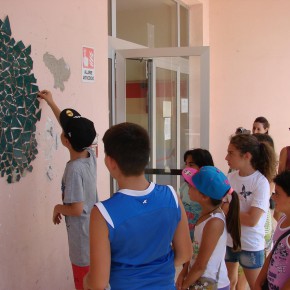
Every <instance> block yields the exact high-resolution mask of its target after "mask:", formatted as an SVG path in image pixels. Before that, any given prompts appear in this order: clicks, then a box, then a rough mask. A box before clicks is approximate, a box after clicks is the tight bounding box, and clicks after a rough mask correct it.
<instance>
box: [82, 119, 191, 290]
mask: <svg viewBox="0 0 290 290" xmlns="http://www.w3.org/2000/svg"><path fill="white" fill-rule="evenodd" d="M103 142H104V147H105V154H106V155H105V164H106V166H107V168H108V170H109V172H110V174H111V176H112V177H113V178H115V179H116V180H117V182H118V186H119V190H118V191H117V192H116V193H115V194H114V195H113V196H112V197H111V198H109V199H108V200H105V201H103V202H99V203H97V204H96V206H95V207H94V208H93V210H92V213H91V220H90V271H89V273H88V275H87V276H86V277H85V279H84V288H85V289H104V288H106V287H107V286H108V284H109V287H110V288H109V289H112V290H118V289H120V290H121V289H122V290H124V289H126V290H130V289H132V290H133V289H140V290H141V289H142V290H171V289H172V290H173V289H176V288H175V285H174V276H175V266H178V265H182V264H183V263H185V262H186V261H189V259H190V258H191V255H192V246H191V241H190V236H189V230H188V226H187V218H186V214H185V211H184V208H183V206H182V203H181V201H180V199H179V197H178V196H177V194H176V193H175V191H174V189H173V188H172V187H171V186H166V185H157V184H154V183H152V182H151V183H150V182H148V181H147V180H146V178H145V175H144V169H145V167H146V165H147V163H148V160H149V155H150V140H149V136H148V134H147V132H146V130H145V129H144V128H142V127H140V126H139V125H136V124H132V123H121V124H118V125H115V126H113V127H111V128H110V129H109V130H107V132H106V133H105V135H104V137H103Z"/></svg>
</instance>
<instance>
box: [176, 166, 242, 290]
mask: <svg viewBox="0 0 290 290" xmlns="http://www.w3.org/2000/svg"><path fill="white" fill-rule="evenodd" d="M182 176H183V177H184V179H185V180H186V181H187V182H188V184H189V186H190V188H189V197H190V199H191V200H193V201H197V202H198V203H199V204H200V205H201V208H202V211H201V215H200V217H199V219H198V221H197V223H196V226H195V234H194V242H193V252H194V254H193V258H192V260H191V262H190V263H187V264H185V265H184V267H183V269H182V270H181V272H180V274H179V276H178V278H177V281H176V287H177V289H188V288H189V289H219V290H229V289H230V281H229V279H228V274H227V268H226V265H225V261H224V257H225V253H226V241H227V233H228V232H229V234H230V235H231V236H232V238H233V242H234V250H239V249H240V246H241V243H240V221H239V199H238V196H237V194H236V192H235V191H233V189H232V188H231V186H230V184H229V181H228V179H227V177H226V176H225V175H224V174H223V173H222V172H221V171H220V170H219V169H218V168H216V167H214V166H204V167H202V168H201V169H200V170H196V169H193V168H185V169H184V170H183V171H182ZM223 201H226V202H227V201H230V204H229V211H228V213H227V216H225V214H224V212H223V210H222V209H221V205H222V203H223ZM209 284H212V287H213V288H209ZM214 287H216V288H214Z"/></svg>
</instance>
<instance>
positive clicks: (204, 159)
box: [183, 148, 214, 167]
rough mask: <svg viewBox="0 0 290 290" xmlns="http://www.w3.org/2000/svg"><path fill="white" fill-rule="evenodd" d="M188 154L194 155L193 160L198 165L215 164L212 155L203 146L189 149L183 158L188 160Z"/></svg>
mask: <svg viewBox="0 0 290 290" xmlns="http://www.w3.org/2000/svg"><path fill="white" fill-rule="evenodd" d="M188 156H191V157H192V160H193V162H194V163H195V164H196V165H197V166H198V167H202V166H214V163H213V160H212V156H211V154H210V153H209V151H208V150H206V149H202V148H196V149H191V150H187V151H186V152H185V153H184V155H183V160H184V162H186V159H187V157H188Z"/></svg>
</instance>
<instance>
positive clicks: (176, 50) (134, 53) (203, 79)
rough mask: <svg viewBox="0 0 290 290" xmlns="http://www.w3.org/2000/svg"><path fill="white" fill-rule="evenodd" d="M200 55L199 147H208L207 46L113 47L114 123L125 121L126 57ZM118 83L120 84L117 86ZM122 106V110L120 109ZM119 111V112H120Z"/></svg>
mask: <svg viewBox="0 0 290 290" xmlns="http://www.w3.org/2000/svg"><path fill="white" fill-rule="evenodd" d="M180 56H189V57H190V56H198V57H200V132H201V134H200V147H202V148H205V149H209V122H210V116H209V108H210V95H209V47H208V46H199V47H165V48H130V49H116V48H115V59H116V61H115V68H116V75H115V80H116V88H117V89H116V90H118V98H115V99H116V101H117V103H116V104H115V105H114V107H115V108H118V111H119V112H117V111H115V112H112V113H113V114H115V116H116V118H115V120H114V121H115V123H116V124H118V123H121V122H125V121H126V119H125V118H126V103H125V99H126V86H125V83H126V70H124V68H121V67H122V64H123V65H124V63H125V59H126V58H158V57H180ZM119 85H120V86H119ZM122 108H123V110H122ZM121 111H122V112H121ZM120 113H121V114H120Z"/></svg>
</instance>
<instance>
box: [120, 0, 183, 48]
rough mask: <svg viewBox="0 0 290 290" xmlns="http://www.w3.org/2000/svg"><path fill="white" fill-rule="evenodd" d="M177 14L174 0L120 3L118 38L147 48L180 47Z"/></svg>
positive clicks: (125, 1) (129, 0) (123, 0)
mask: <svg viewBox="0 0 290 290" xmlns="http://www.w3.org/2000/svg"><path fill="white" fill-rule="evenodd" d="M176 15H177V4H176V3H175V1H173V0H146V1H136V0H117V1H116V18H117V19H116V34H117V38H121V39H124V40H127V41H130V42H134V43H137V44H140V45H144V46H147V47H173V46H177V17H176Z"/></svg>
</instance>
